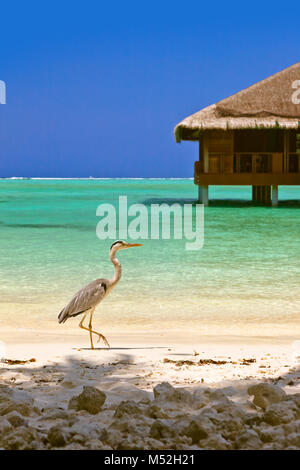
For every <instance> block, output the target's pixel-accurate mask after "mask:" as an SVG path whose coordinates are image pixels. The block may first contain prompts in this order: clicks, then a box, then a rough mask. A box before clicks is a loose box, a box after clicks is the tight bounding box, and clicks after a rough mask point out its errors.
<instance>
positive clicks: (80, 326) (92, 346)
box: [79, 309, 95, 349]
mask: <svg viewBox="0 0 300 470" xmlns="http://www.w3.org/2000/svg"><path fill="white" fill-rule="evenodd" d="M94 310H95V309H94ZM94 310H91V316H92V315H93V312H94ZM88 313H89V312H86V313H84V315H83V318H82V320H81V322H80V323H79V328H82V329H83V330H86V331H88V332H89V334H90V341H91V349H94V345H93V338H92V332H91V329H90V328H87V327H86V326H83V322H84V320H85V318H86V316H87V314H88Z"/></svg>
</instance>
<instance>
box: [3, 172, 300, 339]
mask: <svg viewBox="0 0 300 470" xmlns="http://www.w3.org/2000/svg"><path fill="white" fill-rule="evenodd" d="M196 194H197V188H196V186H194V184H193V181H192V180H189V179H183V180H174V179H173V180H168V179H158V180H155V179H152V180H151V179H140V180H125V179H106V180H96V179H90V180H37V179H36V180H17V179H11V180H1V181H0V238H1V242H0V280H1V282H0V326H1V328H6V327H7V328H11V327H13V328H36V329H38V328H45V327H47V328H61V326H59V327H58V325H57V314H58V313H59V311H60V309H61V308H62V307H63V306H64V305H65V304H66V303H67V302H68V300H69V299H70V297H71V296H72V295H73V294H74V293H75V292H76V291H77V290H78V289H79V288H80V287H82V286H83V285H85V284H86V283H88V282H89V281H91V280H93V279H95V278H97V277H110V276H111V275H112V272H113V267H112V265H111V263H110V261H109V258H108V252H109V247H110V245H111V243H112V241H111V240H104V241H100V240H99V239H98V238H97V236H96V225H97V223H98V221H99V217H97V216H96V209H97V206H98V205H99V204H101V203H103V202H108V203H111V204H114V205H116V204H117V203H118V197H119V195H127V197H128V203H129V204H131V203H143V204H145V205H146V206H147V207H150V204H151V203H162V202H167V203H173V202H179V203H181V204H183V203H191V202H195V201H196ZM250 197H251V188H250V187H230V188H228V187H213V188H210V200H211V203H210V205H209V207H207V208H205V232H204V237H205V240H204V246H203V248H202V249H201V250H199V251H186V250H185V242H186V241H185V240H173V239H171V240H142V241H141V242H142V243H144V247H142V248H137V249H132V250H128V251H123V252H121V253H120V256H119V258H120V260H121V263H122V265H123V277H122V279H121V281H120V284H119V285H118V286H117V287H116V289H115V290H114V291H113V293H112V294H111V295H110V296H109V297H108V298H107V299H106V300H105V301H104V303H103V304H102V305H101V306H99V307H98V311H97V312H98V313H97V314H96V315H95V321H96V322H97V323H99V324H101V325H102V329H103V328H104V329H106V331H107V330H112V329H120V330H122V331H123V332H124V331H126V329H128V330H132V329H135V330H139V331H140V330H143V331H152V330H156V331H159V330H163V331H166V330H172V329H174V330H181V331H182V334H184V331H185V330H193V331H198V332H199V334H212V335H214V334H226V335H227V334H228V335H229V334H249V335H285V334H293V335H295V334H298V333H299V332H300V236H299V233H300V230H299V229H300V202H299V201H300V189H299V188H296V187H282V188H280V191H279V198H280V201H282V202H281V204H280V206H279V207H278V208H272V207H262V206H254V205H252V203H251V202H250ZM297 199H298V200H299V201H298V202H297ZM77 323H78V319H74V320H72V321H71V322H70V324H68V325H67V324H66V325H67V326H66V327H67V328H73V327H76V326H77ZM64 327H65V326H64Z"/></svg>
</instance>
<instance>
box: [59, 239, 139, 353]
mask: <svg viewBox="0 0 300 470" xmlns="http://www.w3.org/2000/svg"><path fill="white" fill-rule="evenodd" d="M134 246H143V245H142V244H141V243H127V242H125V241H122V240H117V241H116V242H114V243H113V244H112V245H111V247H110V253H109V258H110V261H111V262H112V263H113V265H114V267H115V273H114V275H113V277H112V278H111V279H96V280H95V281H92V282H90V283H89V284H87V285H86V286H85V287H83V288H82V289H80V290H79V291H78V292H76V294H75V295H74V296H73V297H72V299H71V300H70V302H69V303H68V305H66V307H65V308H64V309H63V310H62V311H61V312H60V314H59V315H58V323H65V321H67V320H68V318H72V317H77V316H78V315H83V318H82V319H81V322H80V323H79V327H80V328H82V329H83V330H87V331H88V332H89V334H90V341H91V349H94V345H93V337H92V335H93V333H94V334H95V335H98V341H100V339H102V340H103V341H104V344H105V345H106V346H107V347H110V346H109V343H108V341H107V339H106V338H105V336H103V335H102V334H101V333H98V332H97V331H94V330H93V329H92V318H93V314H94V311H95V308H96V307H97V306H98V305H99V304H100V302H102V300H104V299H105V297H106V296H107V295H108V294H109V293H110V292H111V291H112V289H113V288H114V287H115V286H116V285H117V283H118V282H119V280H120V278H121V274H122V267H121V263H120V261H119V260H118V259H117V258H116V253H117V251H119V250H126V249H127V248H132V247H134ZM88 314H90V320H89V326H88V327H86V326H83V322H84V320H85V318H86V316H87V315H88Z"/></svg>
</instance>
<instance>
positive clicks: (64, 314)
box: [58, 307, 89, 323]
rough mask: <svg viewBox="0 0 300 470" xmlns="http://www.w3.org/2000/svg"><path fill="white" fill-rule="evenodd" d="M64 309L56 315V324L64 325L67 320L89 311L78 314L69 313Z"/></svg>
mask: <svg viewBox="0 0 300 470" xmlns="http://www.w3.org/2000/svg"><path fill="white" fill-rule="evenodd" d="M66 309H67V307H65V308H64V309H63V310H62V311H61V312H60V314H59V315H58V323H65V322H66V321H67V320H68V318H72V317H77V316H78V315H81V314H82V313H85V312H87V311H88V310H89V309H88V310H80V312H74V313H69V312H68V310H66Z"/></svg>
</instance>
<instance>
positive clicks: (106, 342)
mask: <svg viewBox="0 0 300 470" xmlns="http://www.w3.org/2000/svg"><path fill="white" fill-rule="evenodd" d="M94 311H95V309H93V310H91V316H90V322H89V329H90V332H92V333H95V335H98V343H99V341H100V339H101V338H102V339H103V342H104V344H105V345H106V346H107V347H108V348H110V345H109V342H108V341H107V339H106V338H105V336H103V335H102V334H101V333H98V332H97V331H94V330H92V319H93V313H94Z"/></svg>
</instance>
